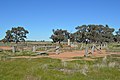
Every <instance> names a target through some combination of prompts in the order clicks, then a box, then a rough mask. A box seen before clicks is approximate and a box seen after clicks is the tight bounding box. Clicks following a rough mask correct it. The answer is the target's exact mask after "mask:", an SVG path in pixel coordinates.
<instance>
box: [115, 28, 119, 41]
mask: <svg viewBox="0 0 120 80" xmlns="http://www.w3.org/2000/svg"><path fill="white" fill-rule="evenodd" d="M114 41H115V42H119V41H120V28H119V29H118V31H116V35H115V36H114Z"/></svg>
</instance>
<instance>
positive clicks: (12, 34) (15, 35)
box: [3, 27, 29, 43]
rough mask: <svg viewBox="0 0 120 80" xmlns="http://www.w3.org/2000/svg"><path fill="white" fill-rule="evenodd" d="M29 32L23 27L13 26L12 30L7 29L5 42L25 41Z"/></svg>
mask: <svg viewBox="0 0 120 80" xmlns="http://www.w3.org/2000/svg"><path fill="white" fill-rule="evenodd" d="M28 33H29V32H28V31H27V30H25V29H24V28H23V27H13V28H12V29H11V30H7V32H6V36H5V38H4V39H3V40H4V42H15V43H18V42H25V39H26V38H27V36H26V34H28Z"/></svg>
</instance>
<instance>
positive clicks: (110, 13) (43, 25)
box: [0, 0, 120, 41]
mask: <svg viewBox="0 0 120 80" xmlns="http://www.w3.org/2000/svg"><path fill="white" fill-rule="evenodd" d="M83 24H86V25H87V24H102V25H106V24H108V25H109V26H110V27H111V28H115V30H117V29H118V28H120V0H0V39H3V38H4V36H5V32H6V31H7V30H10V29H11V28H12V27H18V26H22V27H24V28H25V29H26V30H28V31H29V34H28V35H27V40H38V41H39V40H46V41H48V40H50V38H49V37H50V36H51V34H52V29H66V30H68V31H69V32H71V33H72V32H75V31H76V30H75V27H77V26H80V25H83Z"/></svg>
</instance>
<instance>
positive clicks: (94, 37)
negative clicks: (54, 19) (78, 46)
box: [74, 25, 114, 42]
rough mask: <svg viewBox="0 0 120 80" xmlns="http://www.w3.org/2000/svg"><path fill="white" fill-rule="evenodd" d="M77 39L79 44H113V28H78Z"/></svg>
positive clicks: (86, 26)
mask: <svg viewBox="0 0 120 80" xmlns="http://www.w3.org/2000/svg"><path fill="white" fill-rule="evenodd" d="M76 30H77V31H76V32H75V33H74V34H75V38H76V41H78V42H85V40H86V39H88V40H90V42H111V41H113V32H114V29H113V28H109V26H108V25H106V26H103V25H82V26H77V27H76Z"/></svg>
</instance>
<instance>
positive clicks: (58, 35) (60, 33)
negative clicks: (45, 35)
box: [50, 29, 69, 43]
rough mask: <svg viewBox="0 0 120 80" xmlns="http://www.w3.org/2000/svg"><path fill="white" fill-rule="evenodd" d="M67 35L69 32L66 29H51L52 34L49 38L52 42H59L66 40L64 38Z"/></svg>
mask: <svg viewBox="0 0 120 80" xmlns="http://www.w3.org/2000/svg"><path fill="white" fill-rule="evenodd" d="M68 37H69V32H67V30H62V29H57V30H54V29H53V34H52V35H51V37H50V38H51V39H52V40H53V42H59V43H60V42H61V41H66V39H67V38H68Z"/></svg>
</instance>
